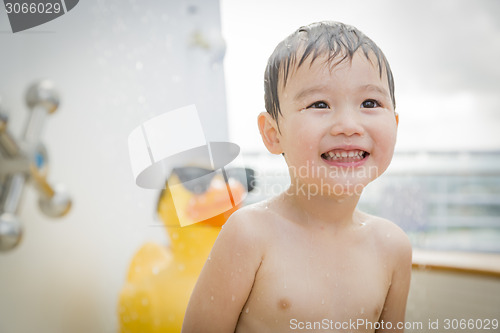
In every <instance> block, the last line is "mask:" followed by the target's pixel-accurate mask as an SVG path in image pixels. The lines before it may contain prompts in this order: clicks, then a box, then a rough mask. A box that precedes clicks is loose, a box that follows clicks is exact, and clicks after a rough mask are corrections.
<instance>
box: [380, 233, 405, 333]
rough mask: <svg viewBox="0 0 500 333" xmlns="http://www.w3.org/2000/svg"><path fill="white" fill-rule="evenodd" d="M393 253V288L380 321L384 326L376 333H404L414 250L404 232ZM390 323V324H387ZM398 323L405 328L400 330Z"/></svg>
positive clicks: (391, 287)
mask: <svg viewBox="0 0 500 333" xmlns="http://www.w3.org/2000/svg"><path fill="white" fill-rule="evenodd" d="M392 252H393V253H394V254H393V255H394V256H395V261H394V266H393V267H394V268H393V273H392V280H391V286H390V287H389V291H388V293H387V296H386V299H385V303H384V309H383V311H382V314H381V315H380V319H379V322H380V323H382V321H383V323H384V324H383V325H381V329H379V330H376V333H385V332H404V319H405V312H406V301H407V299H408V291H409V289H410V279H411V264H412V249H411V244H410V241H409V239H408V237H407V236H406V234H404V233H403V232H402V231H401V234H400V237H398V238H397V240H396V244H394V247H393V249H392ZM388 322H390V324H387V323H388ZM398 323H402V324H399V325H403V326H402V327H400V328H398V327H397V325H398ZM389 328H390V329H389Z"/></svg>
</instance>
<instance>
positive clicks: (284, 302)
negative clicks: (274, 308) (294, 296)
mask: <svg viewBox="0 0 500 333" xmlns="http://www.w3.org/2000/svg"><path fill="white" fill-rule="evenodd" d="M291 305H292V304H291V303H290V301H289V300H288V299H287V298H280V300H279V301H278V308H280V309H282V310H287V309H289V308H290V306H291Z"/></svg>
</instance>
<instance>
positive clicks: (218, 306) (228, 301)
mask: <svg viewBox="0 0 500 333" xmlns="http://www.w3.org/2000/svg"><path fill="white" fill-rule="evenodd" d="M240 213H241V212H240V211H237V212H235V213H233V215H231V217H230V218H229V220H228V221H227V222H226V224H225V225H224V227H223V228H222V230H221V232H220V234H219V237H218V238H217V240H216V242H215V244H214V247H213V248H212V252H211V253H210V256H209V259H208V260H207V262H206V263H205V266H204V267H203V270H202V272H201V274H200V277H199V278H198V282H197V283H196V286H195V288H194V290H193V294H192V295H191V298H190V300H189V304H188V307H187V310H186V315H185V317H184V323H183V326H182V332H183V333H201V332H217V333H224V332H234V330H235V327H236V324H237V322H238V318H239V316H240V313H241V310H242V308H243V306H244V305H245V302H246V301H247V298H248V295H249V294H250V291H251V289H252V285H253V283H254V279H255V274H256V272H257V270H258V268H259V266H260V263H261V260H262V255H263V252H262V251H263V249H262V246H259V245H261V244H259V237H258V236H259V235H258V232H257V229H256V227H255V223H252V222H257V221H251V220H253V219H251V218H250V216H242V215H245V214H240Z"/></svg>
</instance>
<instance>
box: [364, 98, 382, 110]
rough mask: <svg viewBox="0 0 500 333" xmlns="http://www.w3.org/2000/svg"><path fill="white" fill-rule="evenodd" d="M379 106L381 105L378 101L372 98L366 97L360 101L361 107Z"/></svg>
mask: <svg viewBox="0 0 500 333" xmlns="http://www.w3.org/2000/svg"><path fill="white" fill-rule="evenodd" d="M380 106H381V105H380V103H379V102H377V101H376V100H374V99H367V100H366V101H364V102H363V103H361V107H362V108H367V109H372V108H378V107H380Z"/></svg>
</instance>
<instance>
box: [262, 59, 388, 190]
mask: <svg viewBox="0 0 500 333" xmlns="http://www.w3.org/2000/svg"><path fill="white" fill-rule="evenodd" d="M336 60H337V59H334V63H335V61H336ZM372 62H373V64H372V63H371V62H370V61H369V60H368V59H367V58H366V57H365V55H364V54H362V53H360V52H357V53H355V54H354V56H353V58H352V62H349V61H344V62H342V63H340V64H337V65H336V66H335V67H333V68H331V66H330V65H329V64H328V63H327V62H326V57H318V58H317V59H316V60H315V61H314V62H313V64H312V65H311V63H310V61H305V62H304V63H303V64H302V65H301V66H300V67H299V68H295V70H294V71H292V72H291V73H290V75H289V77H288V80H287V83H286V86H285V87H283V83H282V82H281V83H280V84H279V90H278V97H279V101H280V107H281V111H282V114H283V116H280V118H279V129H280V130H279V131H278V130H277V127H276V133H275V140H276V142H275V145H274V146H273V147H274V148H275V151H273V152H275V153H279V152H280V151H279V150H281V152H283V153H284V154H285V159H286V161H287V164H288V166H289V169H290V171H291V177H292V182H299V183H307V184H311V183H314V184H315V186H316V189H319V190H320V191H321V192H320V193H323V194H325V193H330V194H335V195H345V194H348V195H350V194H361V191H362V189H363V188H364V187H365V186H366V185H367V184H368V183H369V182H370V181H372V180H374V179H375V178H377V177H378V176H379V175H380V174H382V173H383V172H384V171H385V170H386V169H387V167H388V165H389V163H390V161H391V159H392V155H393V152H394V145H395V143H396V132H397V117H396V116H395V112H394V108H393V105H392V101H391V96H390V94H389V86H388V82H387V77H386V74H385V69H383V71H382V72H383V74H384V75H382V76H380V74H379V70H378V67H377V65H376V64H377V62H376V60H375V59H372ZM267 121H270V122H271V123H272V119H270V118H269V117H268V118H267ZM259 123H260V121H259ZM274 125H275V124H274ZM261 131H262V128H261ZM268 148H269V146H268ZM325 191H329V192H325Z"/></svg>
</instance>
